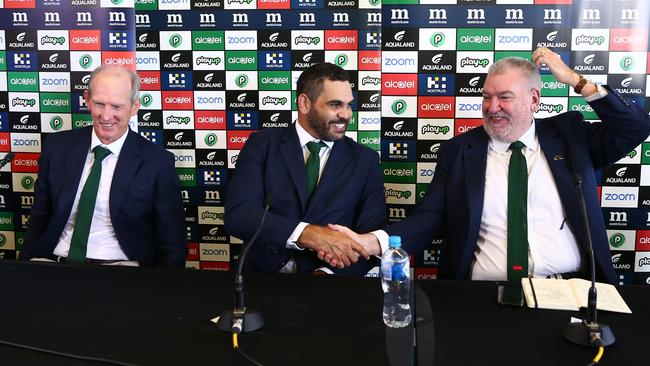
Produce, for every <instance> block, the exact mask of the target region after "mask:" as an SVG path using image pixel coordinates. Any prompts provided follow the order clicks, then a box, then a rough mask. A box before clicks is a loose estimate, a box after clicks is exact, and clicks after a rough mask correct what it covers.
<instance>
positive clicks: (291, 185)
mask: <svg viewBox="0 0 650 366" xmlns="http://www.w3.org/2000/svg"><path fill="white" fill-rule="evenodd" d="M296 89H297V90H296V91H297V93H296V94H297V105H298V121H297V122H296V123H295V124H293V125H291V126H289V127H287V128H283V129H265V130H261V131H259V132H256V133H254V134H252V135H251V137H250V138H249V139H248V141H246V145H245V146H244V149H243V150H242V151H241V152H240V154H239V157H238V158H237V168H236V170H235V173H234V175H233V177H232V179H231V180H230V183H229V186H228V192H227V197H226V208H225V223H226V228H227V229H228V232H229V233H230V234H232V235H235V236H237V237H239V238H241V239H243V240H244V241H248V240H250V238H251V236H252V235H253V233H254V232H255V230H256V228H257V227H258V226H259V224H260V220H261V217H262V214H263V212H264V207H265V205H268V206H269V212H268V216H267V217H266V222H265V224H264V225H263V227H262V231H261V233H260V235H259V237H258V239H257V242H255V243H254V246H253V247H252V248H251V251H250V256H249V257H248V258H247V262H246V267H245V268H246V269H247V270H254V271H265V272H300V273H305V272H307V273H310V272H315V271H324V272H328V273H332V272H334V273H337V274H339V273H340V274H349V275H363V274H365V273H366V272H367V271H368V269H369V268H370V267H372V266H374V265H375V264H376V263H375V261H376V259H375V258H372V259H371V260H364V259H369V257H368V253H367V252H366V251H365V249H364V248H363V247H362V246H360V245H359V244H357V243H356V242H353V241H351V240H349V239H348V238H347V237H345V235H343V234H341V233H339V232H337V231H333V230H331V229H329V228H328V227H327V226H326V225H327V224H329V223H340V224H343V225H346V226H350V227H352V228H354V229H355V230H359V231H369V230H375V229H378V228H381V227H382V226H383V225H384V224H385V221H386V205H385V199H384V186H383V176H382V173H381V169H380V165H379V157H378V154H377V153H376V152H375V151H372V150H371V149H369V148H367V147H364V146H362V145H359V144H357V143H356V142H354V141H353V140H351V139H350V138H348V137H346V136H345V135H344V134H345V130H346V127H347V125H348V123H349V122H350V119H351V118H352V109H351V105H352V102H353V96H352V90H351V88H350V82H349V76H348V74H347V72H345V71H344V70H343V69H341V68H340V67H338V66H335V65H333V64H328V63H325V64H318V65H315V66H312V67H310V68H309V69H307V70H305V71H304V72H303V73H302V74H301V75H300V77H299V79H298V82H297V88H296ZM310 142H322V143H323V144H322V146H321V147H320V148H318V149H317V150H315V151H317V152H315V154H318V156H319V157H320V166H319V178H318V185H317V186H316V188H315V190H314V191H313V193H312V194H311V196H310V197H308V194H307V188H306V186H307V173H306V171H305V170H306V168H305V166H306V162H307V161H308V160H309V156H310V154H312V153H311V152H309V150H308V148H307V145H308V143H310ZM321 250H323V251H327V252H328V253H332V254H331V255H332V256H333V257H334V258H336V259H337V261H338V266H339V267H343V266H346V267H348V266H350V267H349V268H346V269H345V270H341V268H336V267H328V266H327V265H326V264H325V263H324V262H322V261H321V260H319V259H318V258H317V257H316V253H317V252H318V251H321ZM360 256H361V257H364V259H362V260H358V259H359V257H360Z"/></svg>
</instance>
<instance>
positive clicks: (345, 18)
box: [334, 13, 350, 23]
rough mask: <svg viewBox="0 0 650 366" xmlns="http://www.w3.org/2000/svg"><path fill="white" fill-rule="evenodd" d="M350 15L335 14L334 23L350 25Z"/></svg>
mask: <svg viewBox="0 0 650 366" xmlns="http://www.w3.org/2000/svg"><path fill="white" fill-rule="evenodd" d="M349 22H350V14H348V13H334V23H349Z"/></svg>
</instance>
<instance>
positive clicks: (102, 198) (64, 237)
mask: <svg viewBox="0 0 650 366" xmlns="http://www.w3.org/2000/svg"><path fill="white" fill-rule="evenodd" d="M127 134H128V131H127V133H125V134H124V135H122V137H120V138H119V139H117V140H116V141H115V142H113V143H111V144H109V145H103V144H102V143H101V141H99V138H98V137H97V135H96V134H95V130H94V129H93V131H92V138H91V142H90V149H89V150H88V154H87V156H86V163H85V165H84V170H83V173H82V174H81V181H80V182H79V187H77V194H76V195H75V199H74V204H73V205H72V210H71V211H70V217H68V222H67V223H66V224H65V227H64V228H63V232H62V233H61V237H59V243H58V244H57V246H56V248H54V255H56V256H59V257H67V256H68V250H69V249H70V241H71V240H72V233H73V231H74V225H75V221H76V218H77V209H78V206H79V197H80V196H81V191H82V189H83V186H84V184H85V183H86V179H88V175H89V174H90V168H91V167H92V165H93V161H94V160H95V155H94V153H93V149H94V148H95V146H98V145H101V146H103V147H105V148H107V149H109V150H110V151H111V154H110V155H108V156H107V157H106V158H104V160H102V176H101V179H100V181H99V189H98V191H97V200H96V202H95V211H94V212H93V219H92V222H91V224H90V235H89V236H88V246H87V250H86V258H92V259H114V260H128V259H129V258H128V257H127V256H126V254H125V253H124V251H122V248H120V245H119V243H118V241H117V237H116V236H115V230H113V223H112V222H111V213H110V208H109V198H110V191H111V182H112V181H113V174H114V172H115V166H116V164H117V160H118V158H119V157H120V151H122V146H123V145H124V141H125V140H126V136H127Z"/></svg>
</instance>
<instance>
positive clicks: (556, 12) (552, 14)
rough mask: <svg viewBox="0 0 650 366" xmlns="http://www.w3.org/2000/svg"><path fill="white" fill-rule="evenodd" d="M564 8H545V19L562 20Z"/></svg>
mask: <svg viewBox="0 0 650 366" xmlns="http://www.w3.org/2000/svg"><path fill="white" fill-rule="evenodd" d="M561 19H562V10H560V9H544V20H561Z"/></svg>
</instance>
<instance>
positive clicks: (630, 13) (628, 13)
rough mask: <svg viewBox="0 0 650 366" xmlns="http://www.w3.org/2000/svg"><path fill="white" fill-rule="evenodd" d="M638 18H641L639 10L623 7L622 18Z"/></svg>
mask: <svg viewBox="0 0 650 366" xmlns="http://www.w3.org/2000/svg"><path fill="white" fill-rule="evenodd" d="M637 19H639V10H637V9H621V20H637Z"/></svg>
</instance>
